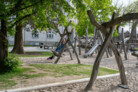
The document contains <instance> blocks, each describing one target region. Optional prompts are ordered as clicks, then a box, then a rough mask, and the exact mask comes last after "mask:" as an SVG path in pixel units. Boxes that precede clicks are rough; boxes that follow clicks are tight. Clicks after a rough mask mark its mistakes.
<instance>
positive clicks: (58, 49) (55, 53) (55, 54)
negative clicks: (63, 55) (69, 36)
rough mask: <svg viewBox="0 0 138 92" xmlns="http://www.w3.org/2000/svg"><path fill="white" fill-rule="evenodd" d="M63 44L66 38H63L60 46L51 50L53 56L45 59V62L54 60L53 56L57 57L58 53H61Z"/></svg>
mask: <svg viewBox="0 0 138 92" xmlns="http://www.w3.org/2000/svg"><path fill="white" fill-rule="evenodd" d="M65 42H66V38H64V39H63V40H62V41H61V43H60V45H59V46H58V47H57V48H56V50H51V51H52V52H53V54H54V55H52V56H51V57H49V58H47V60H52V59H54V57H55V56H58V55H59V53H60V52H61V49H62V48H63V46H64V44H65Z"/></svg>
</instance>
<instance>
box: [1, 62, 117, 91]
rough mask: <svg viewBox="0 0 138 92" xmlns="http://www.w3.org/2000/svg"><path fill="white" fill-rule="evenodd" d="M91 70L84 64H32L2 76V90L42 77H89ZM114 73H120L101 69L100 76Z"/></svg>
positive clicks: (89, 66) (90, 67)
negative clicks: (19, 82) (20, 82)
mask: <svg viewBox="0 0 138 92" xmlns="http://www.w3.org/2000/svg"><path fill="white" fill-rule="evenodd" d="M32 67H34V68H37V69H38V70H40V71H43V73H39V72H37V73H36V71H35V70H34V68H32ZM91 70H92V66H91V65H84V64H31V65H30V67H29V68H20V69H17V70H15V71H13V72H9V73H4V74H0V90H1V89H5V88H11V87H12V86H15V85H16V84H17V81H19V80H20V81H22V83H26V81H27V79H31V78H36V77H42V76H51V77H55V78H57V77H64V76H73V75H76V76H83V77H89V76H90V74H91ZM114 73H118V71H117V70H111V69H107V68H100V70H99V73H98V76H101V75H108V74H114ZM83 77H82V78H83ZM13 78H14V80H13ZM15 79H16V80H17V81H16V80H15Z"/></svg>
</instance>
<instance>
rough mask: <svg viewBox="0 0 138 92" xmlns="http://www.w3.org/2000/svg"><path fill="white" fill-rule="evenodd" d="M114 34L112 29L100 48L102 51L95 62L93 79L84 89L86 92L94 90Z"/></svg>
mask: <svg viewBox="0 0 138 92" xmlns="http://www.w3.org/2000/svg"><path fill="white" fill-rule="evenodd" d="M102 31H103V30H102ZM112 33H113V28H112V30H110V32H109V34H108V35H106V36H105V37H106V38H105V40H104V42H103V44H102V46H101V48H100V51H99V53H98V55H97V57H96V60H95V62H94V65H93V70H92V73H91V77H90V81H89V83H88V84H87V86H86V88H85V89H84V90H85V91H86V92H87V91H88V90H90V89H91V88H92V86H93V83H94V81H95V80H96V77H97V74H98V70H99V65H100V62H101V59H102V56H103V54H104V52H105V50H106V48H107V46H108V45H109V44H110V42H111V38H112Z"/></svg>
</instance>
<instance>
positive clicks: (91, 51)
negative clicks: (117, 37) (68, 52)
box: [84, 42, 99, 58]
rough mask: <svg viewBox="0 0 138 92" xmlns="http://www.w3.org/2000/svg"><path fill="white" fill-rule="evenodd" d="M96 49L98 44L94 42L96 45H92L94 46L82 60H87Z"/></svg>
mask: <svg viewBox="0 0 138 92" xmlns="http://www.w3.org/2000/svg"><path fill="white" fill-rule="evenodd" d="M98 47H99V44H98V43H97V42H96V44H94V46H93V47H92V48H91V49H90V50H89V51H88V52H87V53H86V54H85V55H84V58H87V57H88V56H89V55H91V54H92V53H93V52H94V51H95V50H96V49H97V48H98Z"/></svg>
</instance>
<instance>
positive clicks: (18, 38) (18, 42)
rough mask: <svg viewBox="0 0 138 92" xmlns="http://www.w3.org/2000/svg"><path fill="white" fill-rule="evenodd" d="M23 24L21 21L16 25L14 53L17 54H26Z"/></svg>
mask: <svg viewBox="0 0 138 92" xmlns="http://www.w3.org/2000/svg"><path fill="white" fill-rule="evenodd" d="M22 28H23V26H22V25H21V24H20V23H19V24H18V25H16V33H15V37H14V47H13V49H12V51H11V52H12V53H17V54H24V53H25V52H24V48H23V33H22Z"/></svg>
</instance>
